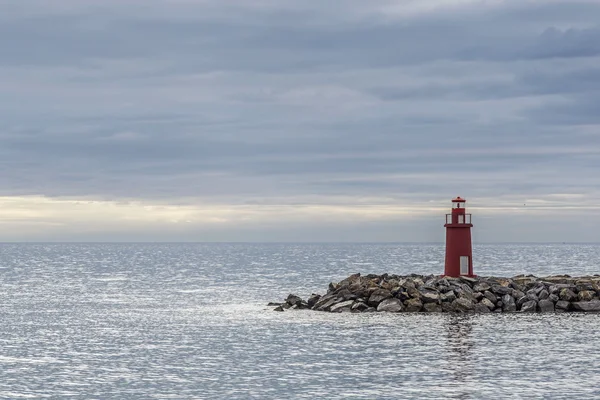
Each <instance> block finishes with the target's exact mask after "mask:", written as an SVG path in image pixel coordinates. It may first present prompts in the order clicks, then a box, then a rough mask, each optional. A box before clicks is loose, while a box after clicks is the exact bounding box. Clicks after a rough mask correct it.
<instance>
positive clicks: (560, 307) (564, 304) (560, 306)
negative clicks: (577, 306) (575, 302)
mask: <svg viewBox="0 0 600 400" xmlns="http://www.w3.org/2000/svg"><path fill="white" fill-rule="evenodd" d="M570 308H571V303H569V302H568V301H565V300H559V301H557V302H556V307H555V310H556V311H568V310H569V309H570Z"/></svg>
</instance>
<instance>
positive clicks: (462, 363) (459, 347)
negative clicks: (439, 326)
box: [444, 314, 474, 399]
mask: <svg viewBox="0 0 600 400" xmlns="http://www.w3.org/2000/svg"><path fill="white" fill-rule="evenodd" d="M472 319H473V316H471V315H468V314H467V315H449V316H448V317H447V319H446V321H445V323H444V325H445V327H446V339H447V343H448V352H447V353H446V354H447V357H448V358H447V361H448V365H449V366H450V368H451V371H452V372H451V374H452V376H453V378H454V383H455V384H456V385H457V386H458V387H461V388H464V391H462V392H458V393H457V396H456V398H459V399H467V398H470V394H471V393H470V391H468V390H467V388H468V385H467V383H468V382H469V381H471V380H472V379H473V365H472V353H473V351H472V349H473V346H474V343H473V337H472V331H473V320H472Z"/></svg>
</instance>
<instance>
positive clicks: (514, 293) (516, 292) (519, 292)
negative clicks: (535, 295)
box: [512, 289, 525, 300]
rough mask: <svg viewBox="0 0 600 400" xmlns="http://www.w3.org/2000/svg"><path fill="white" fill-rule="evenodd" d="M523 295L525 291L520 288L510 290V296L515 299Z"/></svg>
mask: <svg viewBox="0 0 600 400" xmlns="http://www.w3.org/2000/svg"><path fill="white" fill-rule="evenodd" d="M523 296H525V293H524V292H523V291H522V290H516V289H515V290H513V292H512V297H514V298H515V300H518V299H520V298H521V297H523Z"/></svg>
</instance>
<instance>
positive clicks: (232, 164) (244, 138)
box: [0, 0, 600, 241]
mask: <svg viewBox="0 0 600 400" xmlns="http://www.w3.org/2000/svg"><path fill="white" fill-rule="evenodd" d="M0 11H1V12H0V47H1V48H2V49H4V50H3V52H1V53H0V89H1V90H0V102H1V103H2V107H0V117H1V118H0V160H2V167H3V168H2V171H3V173H2V174H0V196H4V197H2V198H3V199H5V201H6V202H7V203H6V204H5V212H4V213H3V214H0V223H4V224H5V226H8V225H6V224H10V226H11V228H14V229H11V235H12V234H13V233H14V232H16V231H18V230H19V229H21V228H22V234H21V236H20V238H23V240H25V239H26V238H28V237H31V238H34V239H45V238H51V237H52V235H58V234H59V233H60V235H61V236H60V237H61V238H64V239H65V240H69V239H70V238H72V237H89V238H93V239H98V240H100V239H102V240H104V239H106V240H109V239H110V238H111V237H119V238H124V240H125V239H127V240H134V239H135V238H136V237H137V236H136V235H142V233H143V234H144V235H146V236H148V238H152V239H158V240H170V239H172V238H174V239H176V240H213V239H214V240H228V239H231V240H253V239H254V238H257V237H259V238H260V239H261V240H277V239H278V238H281V237H282V234H281V232H282V231H285V232H287V233H288V236H285V235H284V236H285V238H286V239H289V240H311V239H312V238H314V237H315V236H314V232H315V231H316V230H321V231H322V232H328V233H327V234H324V235H320V237H319V238H318V239H319V240H332V241H335V240H338V239H339V240H346V239H347V240H371V239H376V240H411V239H415V240H429V239H432V240H437V239H440V238H442V239H443V236H440V235H439V232H437V231H435V232H436V233H433V232H434V228H433V226H434V224H433V221H436V223H437V219H435V218H437V217H439V215H440V213H441V214H443V212H444V210H443V208H441V207H445V205H446V202H447V201H448V200H449V198H450V197H453V196H456V195H459V194H460V195H462V196H465V197H468V198H469V199H470V200H472V201H473V202H472V204H473V205H475V206H476V207H477V208H478V209H480V210H482V211H481V212H483V213H484V214H485V215H488V216H489V218H491V219H494V218H497V219H498V221H500V220H502V219H503V217H502V213H508V214H509V215H510V216H511V217H510V218H509V221H510V224H499V225H498V226H499V227H501V229H500V228H499V230H493V229H487V228H485V229H482V232H488V233H486V234H485V235H482V237H481V240H511V239H513V238H514V237H515V236H514V231H518V230H519V227H523V226H524V224H527V226H530V225H531V224H532V223H533V224H534V226H535V224H536V223H537V224H539V227H540V229H538V230H536V229H533V230H532V231H531V229H529V228H528V229H527V231H528V232H529V231H531V232H530V233H528V234H527V235H522V237H519V240H531V241H537V240H560V241H566V240H570V239H571V238H574V237H576V238H577V240H587V241H593V240H597V239H596V238H595V236H594V233H593V230H592V229H590V228H587V227H586V226H587V225H586V224H585V221H587V220H589V215H590V214H592V215H594V217H597V216H598V211H597V209H596V208H595V207H596V206H595V205H596V204H598V203H599V200H600V190H598V189H597V188H598V187H600V178H598V174H597V173H596V171H597V169H598V166H599V164H600V161H599V160H600V140H599V134H600V132H599V130H598V127H599V126H600V113H599V112H598V107H597V104H600V72H599V71H600V69H599V68H598V66H599V65H600V24H599V23H598V21H600V4H598V3H597V2H594V1H530V2H521V1H488V2H480V1H458V0H457V1H441V0H436V1H430V0H420V1H391V0H390V1H382V0H380V1H369V2H364V1H358V0H346V1H329V2H325V3H323V4H318V2H309V3H307V2H303V1H296V0H289V1H269V0H261V1H252V2H247V1H241V0H229V1H222V0H221V1H216V0H178V1H166V0H144V1H141V0H135V1H128V2H122V1H117V0H104V1H88V2H81V1H76V0H56V1H53V2H46V1H41V0H23V1H20V2H13V1H8V0H0ZM77 201H84V202H86V201H93V202H99V203H98V204H100V203H101V204H103V205H104V206H102V207H101V210H102V211H101V215H104V216H105V217H104V218H100V219H102V220H103V221H104V222H103V223H100V221H96V220H95V219H94V218H92V217H91V216H93V215H98V211H93V210H92V209H91V208H89V209H88V208H86V210H88V211H86V212H87V213H88V214H86V215H89V216H90V218H91V219H90V218H88V217H85V218H84V217H83V216H82V214H78V213H77V212H76V211H74V210H75V209H74V208H73V207H72V206H70V205H72V204H73V203H72V202H77ZM15 202H17V203H18V204H20V205H19V206H15V204H16V203H15ZM9 203H10V204H12V206H10V207H9V206H8V204H9ZM59 203H60V204H62V205H61V206H60V207H59V208H60V210H58V209H55V208H54V207H55V206H56V204H59ZM49 204H52V206H49ZM125 204H127V205H126V206H125ZM523 204H527V205H528V206H527V207H528V208H527V210H525V212H526V214H525V217H523V215H520V216H517V214H518V213H521V210H519V211H518V212H516V211H515V212H513V211H514V210H515V207H517V205H518V206H522V205H523ZM67 205H69V206H67ZM112 205H114V206H115V207H117V208H119V207H122V208H119V210H121V211H119V213H123V214H129V215H138V216H139V215H144V213H143V212H142V210H144V207H166V208H168V209H170V210H175V209H176V211H173V212H174V213H175V214H177V215H179V216H181V218H182V219H181V220H182V221H183V220H185V221H188V222H187V223H186V224H187V225H186V228H185V229H183V228H182V229H181V230H180V231H178V233H177V234H164V232H165V230H164V229H163V228H164V225H165V224H168V223H169V221H174V220H177V221H179V220H178V219H177V218H175V219H173V218H171V217H172V216H171V215H170V214H169V213H168V212H167V213H163V214H164V215H163V214H161V213H160V212H158V211H156V214H155V215H156V219H155V221H154V222H152V223H150V222H149V221H148V220H147V219H145V217H144V218H142V217H139V218H138V217H135V218H134V219H136V218H137V219H136V221H137V222H136V223H135V224H133V225H132V227H130V228H127V229H126V230H125V231H126V234H124V233H122V232H123V229H122V227H123V221H122V220H121V217H119V216H118V215H116V214H114V213H111V212H109V211H107V210H108V209H109V208H110V207H112ZM63 206H64V207H63ZM11 207H12V208H11ZM23 207H25V208H26V209H36V210H45V211H43V213H42V214H43V215H37V216H36V217H31V218H30V219H29V220H28V222H27V223H25V222H23V221H22V220H19V221H21V222H18V221H15V218H13V217H11V215H16V214H12V211H10V210H13V211H14V212H15V213H17V214H18V212H17V211H16V210H17V209H22V208H23ZM271 207H274V208H276V209H278V210H285V211H284V212H275V211H273V209H271ZM365 208H367V209H368V210H369V211H368V212H362V211H358V214H357V212H356V210H365ZM307 209H310V210H311V211H310V212H308V213H307V212H306V210H307ZM134 210H136V211H134ZM224 210H225V211H224ZM226 210H235V212H233V211H231V212H226ZM386 210H387V211H386ZM389 210H392V211H389ZM511 210H513V211H511ZM557 210H560V218H562V217H564V218H565V221H566V220H568V221H576V222H577V224H579V225H580V226H581V227H582V229H583V231H581V230H580V229H577V228H575V227H573V226H571V227H570V228H568V229H567V231H568V232H570V233H565V232H567V231H564V230H560V229H556V230H555V231H553V232H550V233H548V229H547V227H545V223H546V222H545V221H546V219H547V218H548V216H549V215H554V214H555V213H556V211H557ZM7 214H8V215H7ZM117 214H118V213H117ZM119 215H120V214H119ZM248 215H252V218H250V220H251V221H253V222H252V223H250V222H247V223H244V222H243V221H247V220H244V219H243V218H247V216H248ZM357 215H360V217H357ZM407 215H412V217H411V218H408V217H407ZM275 216H276V217H275ZM326 216H337V217H335V218H331V220H328V222H327V223H325V222H323V221H324V217H326ZM382 216H383V217H382ZM178 218H179V217H178ZM211 218H212V219H211ZM382 218H383V219H384V220H385V221H387V222H386V223H384V222H382ZM419 218H420V219H419ZM440 218H441V217H440ZM511 218H512V219H511ZM560 218H558V219H560ZM17 219H18V218H17ZM82 219H83V220H86V221H88V222H89V224H87V226H88V229H87V230H86V232H87V233H86V234H85V235H83V236H81V232H80V228H79V222H78V221H81V220H82ZM525 220H527V222H523V221H525ZM2 221H4V222H2ZM36 221H37V222H36ZM44 221H46V222H47V221H52V223H53V224H55V225H52V224H51V225H52V226H59V225H60V226H61V228H60V229H59V228H51V229H50V228H49V229H46V228H44V230H43V232H44V233H43V234H42V233H39V232H41V231H40V230H37V231H36V228H31V227H32V226H33V227H36V226H37V225H36V223H39V224H40V225H39V226H38V227H39V228H40V229H41V227H42V226H43V224H44V223H46V222H44ZM210 221H212V222H214V223H216V222H219V223H220V225H219V227H218V228H217V227H214V226H212V225H211V224H210V223H208V222H210ZM248 221H249V220H248ZM414 221H417V222H414ZM418 221H421V222H418ZM278 223H279V225H278ZM56 224H58V225H56ZM161 224H163V225H162V226H163V228H161ZM577 224H576V225H577ZM388 225H389V226H388ZM413 225H414V226H413ZM44 226H46V227H47V226H48V225H44ZM365 226H370V227H371V228H369V229H364V231H365V232H367V231H368V232H371V233H369V234H365V235H364V236H361V235H360V234H356V233H355V234H352V235H348V234H347V232H348V231H349V230H356V229H360V227H365ZM419 226H426V227H427V228H421V229H420V228H419ZM435 226H436V228H435V229H438V228H437V225H435ZM19 227H20V228H19ZM94 227H96V228H94ZM149 227H151V228H152V229H150V232H151V233H148V232H149V231H148V228H149ZM241 227H244V229H246V228H247V229H246V230H244V229H242V231H244V233H243V234H240V233H239V232H240V229H241ZM429 227H431V228H429ZM236 228H237V229H236ZM15 229H16V231H15ZM178 229H179V228H178ZM486 229H487V230H486ZM32 232H38V233H39V234H35V235H34V234H33V233H32ZM78 232H79V233H78ZM152 232H153V233H152ZM199 232H200V233H199ZM442 234H443V232H442ZM11 235H8V234H5V235H3V236H2V237H0V238H1V239H4V240H11V237H12V236H11ZM32 235H33V236H32ZM86 235H88V236H86ZM119 235H121V236H119ZM146 236H144V237H146ZM566 236H569V237H566ZM140 237H141V236H140Z"/></svg>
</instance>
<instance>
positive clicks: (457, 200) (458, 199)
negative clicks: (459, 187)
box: [452, 196, 466, 203]
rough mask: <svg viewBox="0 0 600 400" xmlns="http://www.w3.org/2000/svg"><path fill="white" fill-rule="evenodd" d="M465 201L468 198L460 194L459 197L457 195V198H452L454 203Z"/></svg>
mask: <svg viewBox="0 0 600 400" xmlns="http://www.w3.org/2000/svg"><path fill="white" fill-rule="evenodd" d="M465 201H466V200H465V199H463V198H462V197H460V196H458V197H457V198H455V199H452V202H453V203H464V202H465Z"/></svg>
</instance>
